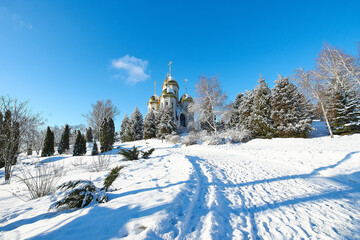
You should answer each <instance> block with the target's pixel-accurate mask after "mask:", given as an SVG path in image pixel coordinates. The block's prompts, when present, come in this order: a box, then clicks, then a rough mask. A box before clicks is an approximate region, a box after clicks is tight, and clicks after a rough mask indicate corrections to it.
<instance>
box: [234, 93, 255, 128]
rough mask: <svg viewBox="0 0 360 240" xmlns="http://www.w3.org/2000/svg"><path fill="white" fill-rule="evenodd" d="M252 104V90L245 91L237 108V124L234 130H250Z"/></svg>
mask: <svg viewBox="0 0 360 240" xmlns="http://www.w3.org/2000/svg"><path fill="white" fill-rule="evenodd" d="M253 103H254V90H252V91H246V92H245V94H244V96H243V97H242V101H241V104H240V105H239V107H238V111H239V116H238V117H239V120H238V121H239V123H238V124H237V126H236V129H238V130H239V129H248V130H250V114H251V111H252V109H251V108H252V105H253Z"/></svg>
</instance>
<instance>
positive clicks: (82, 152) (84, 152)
mask: <svg viewBox="0 0 360 240" xmlns="http://www.w3.org/2000/svg"><path fill="white" fill-rule="evenodd" d="M80 149H81V154H82V155H85V154H86V138H85V136H84V135H83V134H81V142H80Z"/></svg>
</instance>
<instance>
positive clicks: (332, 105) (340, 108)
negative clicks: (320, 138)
mask: <svg viewBox="0 0 360 240" xmlns="http://www.w3.org/2000/svg"><path fill="white" fill-rule="evenodd" d="M327 109H328V112H329V120H330V125H331V128H332V129H333V131H334V134H351V133H357V132H360V102H359V98H358V97H357V94H356V92H355V90H353V89H349V88H347V87H346V86H343V85H341V84H339V83H338V82H333V85H332V87H331V88H330V89H329V91H328V96H327Z"/></svg>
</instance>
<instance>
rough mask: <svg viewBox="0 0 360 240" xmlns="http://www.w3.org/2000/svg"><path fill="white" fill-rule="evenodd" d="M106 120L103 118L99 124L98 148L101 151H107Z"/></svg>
mask: <svg viewBox="0 0 360 240" xmlns="http://www.w3.org/2000/svg"><path fill="white" fill-rule="evenodd" d="M108 142H109V141H108V121H107V119H106V118H104V120H103V122H102V123H101V126H100V150H101V152H102V153H103V152H107V151H108Z"/></svg>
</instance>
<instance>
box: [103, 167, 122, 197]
mask: <svg viewBox="0 0 360 240" xmlns="http://www.w3.org/2000/svg"><path fill="white" fill-rule="evenodd" d="M123 168H124V166H118V167H115V168H113V169H111V171H110V173H109V175H107V177H106V178H105V180H104V187H103V189H105V191H108V189H109V187H110V186H111V185H112V184H113V182H114V181H115V180H116V178H117V177H118V176H119V172H120V170H121V169H123Z"/></svg>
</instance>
